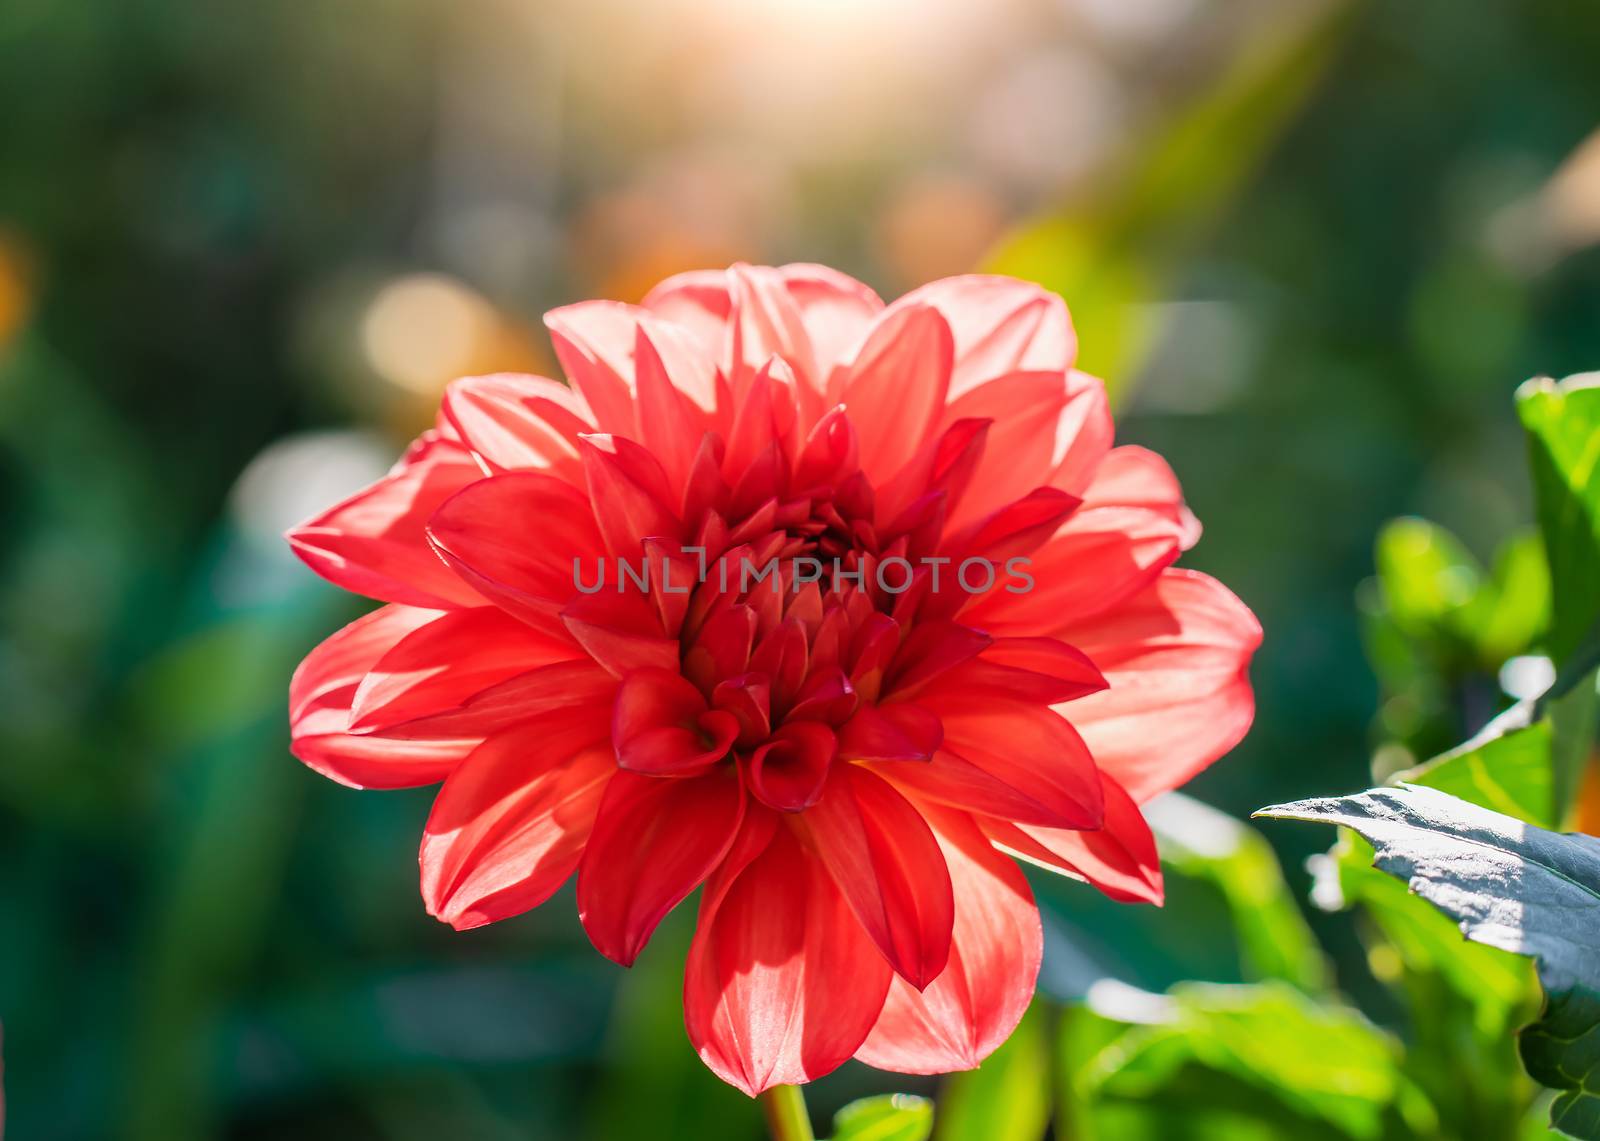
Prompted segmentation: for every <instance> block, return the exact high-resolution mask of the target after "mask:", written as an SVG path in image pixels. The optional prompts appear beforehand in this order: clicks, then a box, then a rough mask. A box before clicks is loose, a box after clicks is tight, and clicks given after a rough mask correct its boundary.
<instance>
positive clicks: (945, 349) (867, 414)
mask: <svg viewBox="0 0 1600 1141" xmlns="http://www.w3.org/2000/svg"><path fill="white" fill-rule="evenodd" d="M952 352H953V347H952V342H951V339H950V327H949V326H948V325H947V324H945V321H944V318H942V317H941V316H940V315H939V313H938V312H937V311H936V310H934V309H930V308H926V307H921V306H913V307H910V308H900V307H897V308H896V309H895V310H893V311H892V314H886V315H885V316H884V317H883V318H882V319H881V320H880V321H879V322H878V323H877V325H876V326H875V327H874V328H873V330H872V332H871V334H870V335H869V336H868V337H867V343H866V344H865V345H864V346H863V347H862V349H861V352H860V355H858V356H857V357H856V360H855V363H854V364H853V365H851V366H850V369H849V371H848V372H847V373H846V375H845V377H844V382H843V389H842V391H841V394H840V398H841V400H842V401H843V402H844V405H845V408H846V410H847V414H848V415H849V417H850V423H851V424H852V425H854V426H855V430H856V434H857V438H858V439H859V441H860V448H861V468H862V470H863V471H865V472H866V473H867V475H868V477H869V478H871V479H873V480H879V481H881V480H887V479H888V478H889V477H890V476H892V475H894V473H895V472H897V471H899V470H900V469H901V468H902V467H904V466H905V464H906V463H907V462H908V461H909V460H910V459H911V458H912V456H913V455H915V454H916V451H917V448H918V447H919V446H920V445H921V443H922V441H923V439H924V437H926V436H927V435H928V434H929V432H930V431H931V429H932V428H933V425H934V423H935V422H936V421H937V420H938V418H939V416H940V414H941V413H942V412H943V410H944V399H945V390H946V388H947V387H948V386H949V383H950V362H951V354H952Z"/></svg>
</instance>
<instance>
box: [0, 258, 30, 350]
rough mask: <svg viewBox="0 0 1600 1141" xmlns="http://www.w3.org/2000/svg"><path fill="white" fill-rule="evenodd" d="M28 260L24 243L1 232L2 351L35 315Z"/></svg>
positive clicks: (0, 310)
mask: <svg viewBox="0 0 1600 1141" xmlns="http://www.w3.org/2000/svg"><path fill="white" fill-rule="evenodd" d="M28 260H29V259H28V257H27V255H26V254H25V253H24V252H23V249H22V246H21V243H19V242H17V241H16V240H15V239H13V238H10V237H8V236H7V235H5V234H3V233H0V351H3V350H4V349H5V348H6V346H8V345H9V344H10V343H11V341H12V338H14V337H15V336H16V335H17V334H18V333H19V332H21V331H22V327H23V325H25V324H27V321H28V317H29V315H30V314H31V313H32V312H33V291H32V289H31V288H30V285H29V279H30V277H31V274H30V273H29V265H28Z"/></svg>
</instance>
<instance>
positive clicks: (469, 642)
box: [350, 606, 581, 732]
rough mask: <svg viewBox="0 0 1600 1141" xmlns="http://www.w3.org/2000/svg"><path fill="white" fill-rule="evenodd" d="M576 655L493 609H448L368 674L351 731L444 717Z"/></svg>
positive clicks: (563, 642)
mask: <svg viewBox="0 0 1600 1141" xmlns="http://www.w3.org/2000/svg"><path fill="white" fill-rule="evenodd" d="M580 655H581V651H579V649H578V648H577V647H576V646H575V645H573V644H572V642H571V641H569V640H567V639H564V638H555V637H552V636H550V635H548V634H544V633H541V632H540V631H538V630H535V629H533V628H532V627H530V626H528V625H527V624H525V623H523V622H519V621H517V620H516V619H515V618H513V617H511V616H510V615H509V614H507V613H506V612H505V611H503V610H501V609H499V608H498V607H494V606H479V607H476V608H474V609H472V610H452V611H447V612H445V613H443V614H441V615H439V616H438V617H437V618H435V619H434V620H433V621H431V622H428V623H426V624H425V625H423V626H420V627H418V628H417V629H415V630H413V631H411V632H410V633H409V634H407V635H406V636H405V637H403V638H401V639H400V640H399V641H398V642H396V643H395V644H394V645H393V646H392V647H390V648H389V649H388V650H387V651H385V652H384V654H383V656H382V657H381V658H379V659H378V660H377V661H376V662H374V663H373V664H372V665H371V667H370V668H369V669H368V670H367V672H366V676H365V677H363V678H362V679H361V684H360V686H359V688H358V689H357V691H356V695H355V699H354V701H353V702H352V704H351V710H350V727H351V729H353V730H355V731H357V732H365V731H371V730H381V729H383V728H385V727H388V726H391V725H398V724H400V723H401V722H405V721H413V720H415V719H417V718H419V717H426V716H430V715H432V714H435V713H442V712H444V711H446V710H448V709H453V708H455V707H456V706H458V705H461V704H462V703H464V702H465V701H467V700H468V699H469V698H471V697H473V696H475V695H476V694H479V693H482V692H483V691H484V690H486V689H488V688H489V687H490V686H492V685H496V684H498V683H500V682H502V681H505V680H506V679H507V678H510V677H515V676H516V675H518V674H523V673H527V672H528V671H529V670H532V669H536V668H538V667H539V666H544V665H549V664H551V663H552V662H561V661H570V660H572V659H574V658H577V657H579V656H580Z"/></svg>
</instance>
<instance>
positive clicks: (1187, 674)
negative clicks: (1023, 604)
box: [1062, 570, 1261, 802]
mask: <svg viewBox="0 0 1600 1141" xmlns="http://www.w3.org/2000/svg"><path fill="white" fill-rule="evenodd" d="M1062 637H1063V638H1065V639H1067V640H1068V641H1070V642H1071V643H1072V644H1073V645H1075V646H1077V647H1078V648H1080V649H1081V650H1083V651H1084V653H1086V654H1088V655H1089V656H1090V657H1091V658H1093V659H1094V662H1095V664H1096V665H1097V666H1099V667H1100V669H1101V670H1102V671H1103V672H1104V673H1105V675H1106V680H1107V681H1108V682H1109V683H1110V688H1109V689H1107V690H1106V691H1105V692H1103V693H1096V694H1091V695H1089V696H1088V697H1085V698H1081V699H1079V700H1078V701H1074V702H1073V703H1072V704H1071V705H1069V706H1067V707H1066V709H1065V713H1066V715H1067V716H1068V717H1070V718H1071V720H1072V723H1073V724H1074V725H1075V726H1077V728H1078V730H1079V732H1081V733H1082V734H1083V739H1084V740H1085V741H1086V742H1087V743H1088V745H1089V748H1090V750H1091V751H1092V752H1093V753H1094V757H1095V760H1096V762H1097V763H1098V764H1099V765H1100V766H1101V767H1103V768H1104V769H1105V770H1106V771H1107V772H1108V773H1110V774H1111V775H1112V776H1114V777H1115V778H1116V779H1117V780H1118V781H1120V782H1121V783H1122V785H1123V787H1124V788H1126V789H1127V790H1128V792H1129V794H1130V795H1131V796H1132V797H1133V799H1134V800H1136V801H1140V802H1143V801H1145V800H1148V799H1150V797H1152V796H1154V795H1155V794H1156V793H1158V792H1164V791H1166V790H1167V789H1169V788H1176V787H1177V786H1179V785H1181V784H1183V783H1184V782H1185V781H1187V780H1188V779H1189V778H1190V777H1192V776H1194V774H1195V773H1197V772H1199V771H1200V770H1201V769H1203V768H1205V767H1206V766H1207V765H1209V764H1210V763H1211V762H1212V761H1214V760H1216V759H1217V758H1218V757H1220V756H1222V754H1224V753H1226V752H1227V751H1228V750H1229V749H1231V748H1233V746H1234V745H1236V744H1238V743H1239V741H1240V740H1241V739H1242V738H1243V737H1244V735H1245V733H1246V732H1248V731H1249V729H1250V722H1251V720H1252V719H1253V718H1254V716H1255V697H1254V694H1253V693H1252V691H1251V688H1250V678H1249V666H1250V657H1251V655H1252V654H1254V653H1255V650H1256V647H1257V646H1259V645H1260V644H1261V626H1260V624H1259V623H1257V622H1256V620H1255V616H1254V615H1252V614H1251V613H1250V611H1249V610H1248V609H1247V608H1246V607H1245V605H1244V604H1243V603H1242V602H1240V601H1239V600H1238V599H1237V598H1235V597H1234V596H1233V594H1232V593H1231V592H1230V591H1229V590H1228V589H1227V588H1226V587H1224V586H1223V585H1222V584H1221V583H1219V582H1217V581H1216V580H1215V579H1212V578H1209V577H1207V576H1206V575H1203V574H1198V573H1196V572H1194V571H1184V570H1167V571H1163V572H1162V574H1161V576H1160V577H1159V578H1157V579H1156V581H1155V582H1154V583H1152V584H1151V585H1150V586H1149V587H1147V588H1146V589H1145V590H1144V591H1143V592H1142V593H1141V594H1139V595H1138V596H1136V597H1135V598H1133V599H1131V600H1129V601H1128V603H1127V604H1126V605H1124V606H1122V607H1120V608H1118V609H1117V610H1114V611H1111V612H1108V613H1106V614H1103V615H1101V616H1100V617H1098V618H1094V619H1091V620H1089V621H1087V622H1082V623H1078V624H1076V625H1074V626H1072V627H1070V628H1068V629H1066V630H1064V631H1062Z"/></svg>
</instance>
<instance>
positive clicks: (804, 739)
mask: <svg viewBox="0 0 1600 1141" xmlns="http://www.w3.org/2000/svg"><path fill="white" fill-rule="evenodd" d="M838 752H839V745H838V742H837V741H836V740H835V738H834V735H833V730H832V729H829V728H828V727H827V726H826V725H823V724H821V723H820V722H817V721H787V722H785V723H784V724H783V725H781V726H780V727H779V728H778V731H777V732H776V733H774V734H773V735H772V737H771V738H770V739H769V740H768V741H767V742H766V744H764V745H761V746H759V747H758V748H756V749H754V750H753V751H752V752H751V753H750V755H749V757H748V758H746V760H745V763H744V774H745V782H746V784H747V785H748V786H749V788H750V793H751V795H752V796H754V797H755V798H756V799H757V800H759V801H761V802H762V803H763V804H766V805H768V806H770V807H772V808H775V809H777V810H778V811H779V812H801V811H803V810H805V809H807V808H810V807H811V806H812V805H813V804H815V803H816V802H817V801H818V800H819V799H820V798H821V796H822V789H823V785H824V783H825V782H826V781H827V779H828V772H829V769H830V766H832V764H833V759H834V757H835V756H837V755H838Z"/></svg>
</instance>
